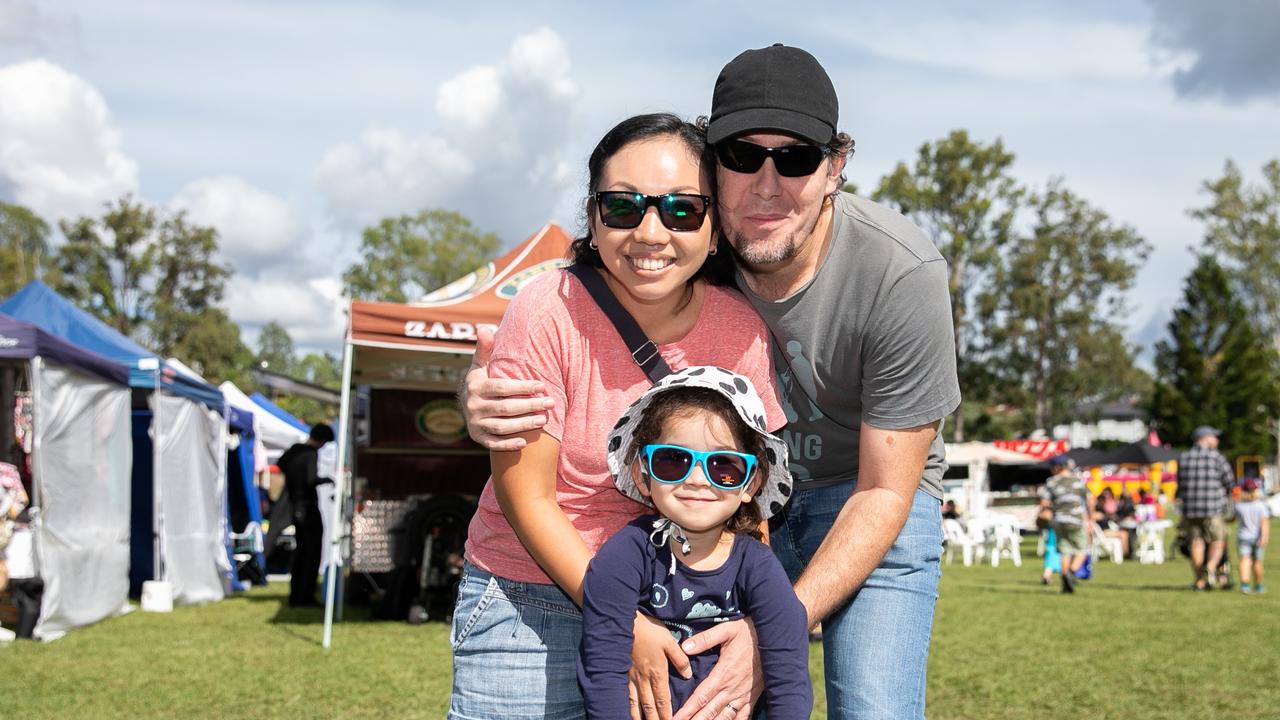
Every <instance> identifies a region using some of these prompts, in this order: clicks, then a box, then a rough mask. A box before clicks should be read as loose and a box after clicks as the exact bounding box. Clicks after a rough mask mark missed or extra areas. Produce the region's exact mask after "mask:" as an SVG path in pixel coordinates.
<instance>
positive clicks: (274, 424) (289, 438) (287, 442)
mask: <svg viewBox="0 0 1280 720" xmlns="http://www.w3.org/2000/svg"><path fill="white" fill-rule="evenodd" d="M218 389H219V390H221V391H222V394H223V395H225V396H226V397H227V402H229V403H231V404H232V405H235V406H236V407H239V408H244V409H246V410H249V411H251V412H252V413H253V431H254V433H255V434H256V435H257V437H258V440H259V441H260V442H261V443H262V447H263V450H264V452H265V456H264V459H265V464H270V463H274V462H275V461H276V460H279V459H280V455H281V454H283V453H284V451H285V450H288V449H289V446H291V445H293V444H294V443H300V442H306V440H307V434H306V433H305V432H303V431H301V430H299V429H298V428H296V427H294V426H292V425H290V424H289V423H287V422H285V421H283V420H281V419H280V418H278V417H276V416H275V415H272V414H271V413H270V412H268V411H266V410H264V409H262V408H259V407H258V404H257V403H255V402H254V401H253V400H252V399H250V398H249V396H248V395H245V394H244V392H242V391H241V390H240V388H238V387H236V386H235V384H234V383H232V382H231V381H230V380H228V381H226V382H224V383H222V384H221V385H219V386H218ZM257 454H258V453H257V449H256V448H255V449H254V460H255V463H256V460H257ZM265 464H264V466H263V467H262V468H258V467H255V468H254V469H255V470H264V469H266V467H265Z"/></svg>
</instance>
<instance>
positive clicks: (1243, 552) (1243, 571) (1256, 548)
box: [1236, 478, 1271, 593]
mask: <svg viewBox="0 0 1280 720" xmlns="http://www.w3.org/2000/svg"><path fill="white" fill-rule="evenodd" d="M1240 491H1241V494H1240V502H1239V503H1236V517H1237V518H1238V519H1239V520H1240V529H1239V530H1238V531H1237V533H1236V547H1237V548H1238V550H1239V552H1240V592H1242V593H1248V592H1259V593H1264V592H1266V591H1267V587H1266V586H1265V585H1263V584H1262V555H1263V553H1264V551H1265V550H1266V549H1267V541H1268V540H1270V539H1271V521H1270V517H1271V510H1270V508H1268V507H1267V503H1266V501H1265V500H1264V499H1263V498H1262V488H1261V487H1260V486H1259V484H1258V480H1257V479H1256V478H1245V481H1244V482H1243V483H1241V484H1240ZM1250 583H1252V584H1250Z"/></svg>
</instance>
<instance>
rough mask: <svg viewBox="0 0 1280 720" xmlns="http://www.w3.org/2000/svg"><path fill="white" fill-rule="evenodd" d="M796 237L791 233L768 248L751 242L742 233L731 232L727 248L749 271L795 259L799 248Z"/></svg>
mask: <svg viewBox="0 0 1280 720" xmlns="http://www.w3.org/2000/svg"><path fill="white" fill-rule="evenodd" d="M796 235H797V233H791V234H790V235H788V236H787V238H786V239H785V240H784V241H783V242H781V243H776V244H775V243H770V245H772V247H768V246H766V243H760V242H751V241H749V240H747V238H746V236H744V235H743V234H742V233H739V232H733V233H732V234H731V237H732V239H731V240H730V241H729V246H730V247H732V248H733V252H734V254H735V255H737V257H738V260H739V261H741V263H742V264H743V265H745V266H746V269H747V270H750V269H752V268H754V267H761V266H767V265H774V264H776V263H780V262H786V261H787V260H790V259H791V258H793V257H795V256H796V251H797V249H798V248H799V244H798V243H797V242H796Z"/></svg>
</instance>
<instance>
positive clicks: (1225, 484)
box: [1174, 425, 1235, 592]
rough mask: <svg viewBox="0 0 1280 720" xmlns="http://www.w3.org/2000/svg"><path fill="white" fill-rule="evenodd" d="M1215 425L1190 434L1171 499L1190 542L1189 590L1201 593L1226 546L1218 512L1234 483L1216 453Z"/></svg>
mask: <svg viewBox="0 0 1280 720" xmlns="http://www.w3.org/2000/svg"><path fill="white" fill-rule="evenodd" d="M1219 435H1221V432H1220V431H1219V430H1218V429H1217V428H1212V427H1209V426H1208V425H1201V426H1200V427H1198V428H1196V429H1195V432H1193V433H1192V434H1191V440H1192V442H1193V443H1194V445H1193V446H1192V447H1191V449H1190V450H1188V451H1186V452H1184V453H1182V455H1181V457H1179V458H1178V492H1177V495H1176V497H1175V498H1174V500H1175V502H1177V504H1178V508H1179V510H1180V511H1181V514H1182V521H1183V523H1184V524H1185V526H1186V531H1187V536H1188V538H1189V544H1190V548H1189V550H1190V555H1191V572H1192V574H1193V575H1194V576H1195V582H1194V584H1193V585H1192V586H1191V587H1192V589H1194V590H1196V591H1199V592H1202V591H1204V590H1208V589H1209V588H1210V587H1211V586H1212V585H1213V584H1214V583H1212V582H1211V581H1212V580H1213V576H1214V575H1216V574H1217V573H1216V568H1217V567H1218V566H1219V565H1220V564H1221V563H1222V558H1223V555H1224V554H1225V553H1226V548H1227V530H1226V525H1225V523H1223V522H1222V512H1223V509H1224V508H1225V507H1226V504H1227V497H1228V494H1229V493H1230V492H1231V488H1232V486H1233V485H1235V476H1234V474H1233V473H1232V472H1231V464H1230V463H1228V462H1227V459H1226V458H1224V457H1222V453H1220V452H1218V436H1219Z"/></svg>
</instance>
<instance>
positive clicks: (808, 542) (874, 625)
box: [770, 484, 942, 720]
mask: <svg viewBox="0 0 1280 720" xmlns="http://www.w3.org/2000/svg"><path fill="white" fill-rule="evenodd" d="M852 491H853V486H852V484H843V485H836V486H832V487H826V488H818V489H816V490H803V491H800V492H798V493H796V495H795V497H793V498H791V502H790V503H789V504H788V506H787V510H786V513H785V517H784V518H783V519H782V522H781V524H780V525H779V526H777V527H776V529H774V530H772V531H771V532H770V543H771V544H772V546H773V550H774V552H775V553H776V554H777V555H778V559H780V560H781V561H782V566H783V567H784V568H786V570H787V574H788V575H789V576H790V577H791V580H792V582H795V580H796V579H797V578H799V577H800V573H801V571H803V570H804V568H805V566H806V565H808V564H809V560H810V559H811V558H812V557H813V554H814V552H815V551H817V549H818V545H820V544H821V543H822V539H823V538H825V537H826V535H827V531H828V530H830V529H831V525H832V523H834V522H835V519H836V515H837V514H839V512H840V509H841V508H842V507H843V506H844V503H845V501H846V500H848V499H849V495H850V493H851V492H852ZM941 557H942V509H941V504H940V503H939V502H938V500H937V499H936V498H934V497H932V496H931V495H929V494H928V493H925V492H924V491H923V490H917V491H916V496H915V500H914V502H913V503H912V506H911V514H910V516H909V517H908V518H907V523H906V525H905V526H904V527H903V528H902V532H901V533H900V534H899V535H898V539H897V540H896V541H895V542H894V544H893V547H891V548H890V549H889V552H888V553H886V554H885V556H884V560H882V561H881V562H880V566H879V567H877V568H876V569H875V570H874V571H872V573H871V575H870V577H868V578H867V580H866V582H865V583H863V585H862V587H861V589H859V590H858V592H857V593H856V594H855V595H854V596H853V599H852V601H850V602H849V604H847V605H845V606H844V607H843V608H841V609H840V610H837V611H836V612H834V613H832V614H831V615H830V616H828V617H827V618H825V619H823V621H822V648H823V658H824V662H825V671H826V688H827V717H828V718H840V719H841V720H852V719H854V718H857V720H873V719H874V720H880V719H881V718H883V719H885V720H910V719H912V718H921V719H922V718H924V694H925V671H926V668H927V666H928V661H929V638H930V635H931V633H932V630H933V609H934V605H935V604H936V602H937V599H938V577H939V574H940V572H941V570H940V569H941V564H940V562H939V561H940V559H941Z"/></svg>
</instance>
